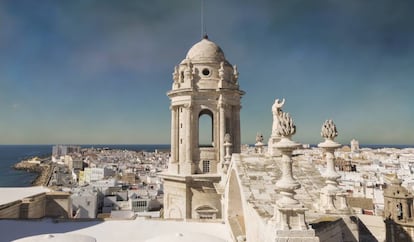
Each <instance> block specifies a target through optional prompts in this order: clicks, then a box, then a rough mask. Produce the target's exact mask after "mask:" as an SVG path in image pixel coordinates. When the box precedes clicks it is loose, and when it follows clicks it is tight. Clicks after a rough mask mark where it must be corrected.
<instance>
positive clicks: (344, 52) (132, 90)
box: [0, 0, 414, 145]
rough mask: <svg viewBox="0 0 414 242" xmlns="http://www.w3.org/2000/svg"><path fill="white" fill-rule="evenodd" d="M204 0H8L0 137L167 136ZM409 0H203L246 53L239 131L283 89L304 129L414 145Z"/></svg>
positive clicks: (0, 28) (309, 138) (1, 42)
mask: <svg viewBox="0 0 414 242" xmlns="http://www.w3.org/2000/svg"><path fill="white" fill-rule="evenodd" d="M200 5H201V3H200V1H194V0H177V1H170V0H155V1H138V0H137V1H128V0H125V1H111V0H82V1H81V0H78V1H63V0H49V1H46V0H43V1H29V0H26V1H25V0H20V1H14V0H5V1H1V2H0V144H54V143H74V144H96V143H104V144H117V143H119V144H129V143H132V144H135V143H137V144H153V143H159V144H164V143H169V141H170V138H169V137H170V130H169V129H170V113H169V105H170V104H169V99H168V97H167V96H166V92H167V91H168V90H169V89H170V88H171V83H172V80H171V79H172V78H171V77H172V76H171V73H172V71H173V67H174V65H176V64H178V63H179V62H180V61H181V60H182V59H183V58H184V57H185V55H186V52H187V51H188V49H189V48H190V47H191V46H192V45H193V44H195V43H196V42H198V41H199V40H200V32H201V29H200ZM413 11H414V3H413V2H411V1H403V0H397V1H388V0H375V1H360V0H349V1H339V0H338V1H337V0H325V1H322V0H313V1H308V0H301V1H299V0H283V1H282V0H259V1H247V0H237V1H236V0H229V1H219V0H206V1H205V24H206V29H207V33H208V35H209V38H210V40H212V41H214V42H216V43H217V44H218V45H220V46H221V47H222V49H223V50H224V53H225V55H226V58H227V59H228V60H229V61H230V62H231V63H232V64H236V65H237V66H238V69H239V72H240V78H239V82H240V87H241V89H242V90H244V91H246V95H245V96H244V97H243V98H242V106H243V108H242V110H241V126H242V142H243V143H253V142H254V139H255V135H256V133H257V132H261V133H263V135H264V136H265V139H267V138H268V137H269V135H270V133H271V126H272V114H271V106H272V104H273V102H274V99H275V98H286V104H285V106H284V111H286V112H289V113H290V114H291V116H292V117H293V119H294V121H295V123H296V126H297V133H296V135H295V136H294V137H293V139H294V140H296V141H298V142H301V143H313V144H314V143H318V142H320V141H321V137H320V128H321V126H322V123H323V122H324V121H325V120H326V119H333V120H334V122H335V123H336V125H337V128H338V131H339V137H338V141H339V142H341V143H349V141H350V140H351V139H352V138H356V139H359V140H360V142H361V143H370V144H374V143H375V144H412V145H414V108H413V107H412V106H411V105H412V104H414V95H413V91H414V81H413V79H414V78H413V77H414V68H413V64H414V28H413V27H412V26H414V15H413V14H412V12H413Z"/></svg>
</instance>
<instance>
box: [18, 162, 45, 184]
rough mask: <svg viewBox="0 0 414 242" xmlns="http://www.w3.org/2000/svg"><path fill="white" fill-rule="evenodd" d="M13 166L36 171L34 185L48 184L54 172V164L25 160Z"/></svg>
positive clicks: (32, 171)
mask: <svg viewBox="0 0 414 242" xmlns="http://www.w3.org/2000/svg"><path fill="white" fill-rule="evenodd" d="M13 168H14V169H16V170H24V171H27V172H31V173H36V174H37V177H36V178H35V179H34V180H33V181H32V183H31V184H32V186H47V185H48V183H49V179H50V176H51V174H52V166H51V165H50V164H37V163H31V162H29V161H25V160H24V161H20V162H19V163H16V164H15V165H13Z"/></svg>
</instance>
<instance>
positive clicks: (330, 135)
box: [321, 119, 338, 140]
mask: <svg viewBox="0 0 414 242" xmlns="http://www.w3.org/2000/svg"><path fill="white" fill-rule="evenodd" d="M321 136H322V137H323V138H325V139H328V140H334V139H335V138H336V136H338V131H337V130H336V125H335V124H334V122H333V121H332V119H329V120H326V121H325V122H324V123H323V125H322V131H321Z"/></svg>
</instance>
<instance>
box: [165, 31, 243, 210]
mask: <svg viewBox="0 0 414 242" xmlns="http://www.w3.org/2000/svg"><path fill="white" fill-rule="evenodd" d="M237 79H238V71H237V68H236V66H232V65H230V63H229V62H228V61H227V60H226V59H225V57H224V53H223V51H222V50H221V48H220V47H219V46H218V45H216V44H215V43H214V42H212V41H210V40H209V39H208V38H207V36H205V37H204V38H203V39H202V40H201V41H200V42H198V43H196V44H195V45H194V46H193V47H191V49H190V50H189V51H188V53H187V56H186V58H185V59H184V60H183V61H181V63H180V64H179V65H178V66H176V67H175V68H174V73H173V80H174V82H173V85H172V90H171V91H169V92H168V93H167V95H168V97H169V98H170V99H171V106H170V109H171V158H170V162H169V168H168V173H166V174H164V176H163V178H164V192H165V194H164V196H165V198H164V217H165V218H220V217H221V202H220V195H218V194H217V192H216V190H215V188H214V184H216V183H219V182H220V179H221V174H222V172H223V170H222V168H223V164H224V163H225V155H226V154H225V146H224V141H225V135H226V134H227V133H228V134H230V136H229V137H231V140H230V143H232V145H233V146H232V149H233V152H236V153H240V108H241V106H240V99H241V97H242V95H243V94H244V92H243V91H241V90H240V89H239V84H238V81H237ZM205 118H206V119H207V121H208V123H209V125H208V127H205V126H201V125H200V123H201V122H200V120H201V119H203V120H205ZM203 124H204V123H203ZM203 127H204V128H207V129H208V130H207V132H206V130H204V129H203ZM206 133H207V134H208V135H207V138H209V140H208V141H207V142H205V143H203V140H201V138H202V137H203V136H204V134H206ZM203 138H204V137H203Z"/></svg>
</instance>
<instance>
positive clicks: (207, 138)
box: [198, 109, 214, 147]
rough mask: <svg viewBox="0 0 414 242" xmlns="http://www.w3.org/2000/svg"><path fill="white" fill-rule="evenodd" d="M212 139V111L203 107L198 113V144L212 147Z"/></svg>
mask: <svg viewBox="0 0 414 242" xmlns="http://www.w3.org/2000/svg"><path fill="white" fill-rule="evenodd" d="M213 141H214V138H213V113H212V112H211V111H210V110H208V109H205V110H202V111H201V112H200V114H199V115H198V145H199V146H200V147H212V146H213Z"/></svg>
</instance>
